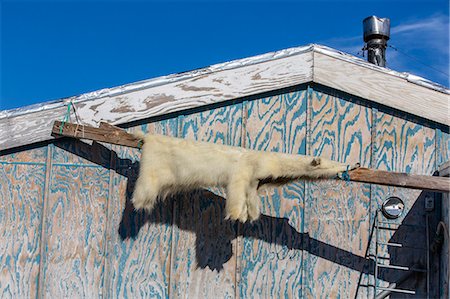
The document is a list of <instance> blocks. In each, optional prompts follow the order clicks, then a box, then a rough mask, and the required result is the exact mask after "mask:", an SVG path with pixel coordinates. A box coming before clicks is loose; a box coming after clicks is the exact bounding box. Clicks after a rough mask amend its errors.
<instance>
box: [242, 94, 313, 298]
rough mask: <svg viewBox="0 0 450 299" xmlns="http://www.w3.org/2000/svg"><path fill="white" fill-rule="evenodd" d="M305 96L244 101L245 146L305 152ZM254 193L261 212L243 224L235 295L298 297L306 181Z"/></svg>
mask: <svg viewBox="0 0 450 299" xmlns="http://www.w3.org/2000/svg"><path fill="white" fill-rule="evenodd" d="M306 94H307V93H306V90H301V91H296V92H292V93H286V94H282V95H278V96H273V97H267V98H263V99H258V100H254V101H249V102H247V103H246V114H245V115H246V117H247V121H246V123H245V147H246V148H249V149H256V150H263V151H276V152H284V153H286V152H287V153H292V154H305V147H306V138H305V136H306ZM258 193H259V196H260V200H261V212H262V214H263V215H261V218H260V219H259V220H258V221H256V222H255V223H252V224H245V225H242V226H241V227H242V232H241V233H240V235H242V237H240V239H239V243H240V245H239V247H238V264H237V265H238V269H239V270H238V271H237V279H238V282H237V283H238V290H237V291H238V293H237V294H238V296H239V298H249V297H257V298H300V297H301V294H302V286H303V282H302V271H303V263H302V258H303V252H302V250H301V248H300V246H299V244H300V243H301V242H302V235H301V234H300V233H301V232H302V229H303V218H304V194H305V190H304V182H302V181H299V182H293V183H290V184H287V185H285V186H282V187H268V188H264V190H260V191H259V192H258ZM281 218H282V219H286V221H285V222H283V221H280V219H281ZM283 224H284V225H283ZM299 232H300V233H299Z"/></svg>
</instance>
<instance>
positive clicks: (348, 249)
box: [304, 91, 372, 298]
mask: <svg viewBox="0 0 450 299" xmlns="http://www.w3.org/2000/svg"><path fill="white" fill-rule="evenodd" d="M308 112H309V117H310V122H309V123H310V130H309V132H310V136H308V138H309V144H308V147H309V148H308V150H309V154H310V155H314V156H323V157H326V158H329V159H332V160H336V161H340V162H344V163H345V162H347V163H352V164H353V163H355V162H358V161H359V162H360V163H361V165H362V166H366V167H370V162H371V126H372V117H371V116H372V115H371V110H370V109H369V108H367V107H364V106H360V105H357V104H354V103H351V102H349V101H346V100H343V99H340V98H337V97H334V96H330V95H328V94H325V93H321V92H317V91H311V97H310V104H309V110H308ZM305 209H306V215H307V217H306V219H305V222H306V223H305V231H306V232H308V233H309V237H310V238H311V239H310V241H309V250H308V251H309V253H308V256H307V257H305V281H304V284H305V291H304V295H305V297H310V298H333V297H334V298H335V297H344V298H354V297H355V296H356V295H358V296H366V291H367V289H366V288H364V287H363V286H362V285H361V280H362V279H363V277H362V276H361V272H362V270H363V267H364V257H365V255H366V250H367V247H368V243H369V221H370V217H369V215H370V185H367V184H360V183H348V182H341V181H323V182H310V183H308V196H307V204H306V208H305ZM357 291H358V294H357Z"/></svg>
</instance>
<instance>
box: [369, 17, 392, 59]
mask: <svg viewBox="0 0 450 299" xmlns="http://www.w3.org/2000/svg"><path fill="white" fill-rule="evenodd" d="M390 25H391V21H390V20H389V19H388V18H379V17H376V16H371V17H367V18H365V19H364V20H363V27H364V42H365V43H366V45H365V46H364V49H363V50H367V61H369V62H370V63H373V64H375V65H378V66H382V67H384V66H386V47H387V41H388V40H389V37H390Z"/></svg>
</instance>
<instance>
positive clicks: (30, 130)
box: [0, 48, 312, 150]
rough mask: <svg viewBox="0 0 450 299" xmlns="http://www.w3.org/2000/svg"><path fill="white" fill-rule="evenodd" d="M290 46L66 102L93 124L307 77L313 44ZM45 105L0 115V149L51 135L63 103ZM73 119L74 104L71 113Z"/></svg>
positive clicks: (153, 113)
mask: <svg viewBox="0 0 450 299" xmlns="http://www.w3.org/2000/svg"><path fill="white" fill-rule="evenodd" d="M292 52H293V54H289V55H291V56H286V55H281V54H282V53H271V55H269V57H271V59H270V60H267V59H261V58H258V57H255V58H248V59H242V60H240V61H233V62H230V63H225V64H222V65H219V66H215V67H210V68H207V69H204V70H196V71H192V72H189V73H186V74H182V75H180V76H179V77H180V78H178V77H177V78H171V77H170V76H169V77H162V78H157V79H153V81H152V82H151V84H138V83H137V84H136V85H137V86H136V88H134V89H132V88H131V90H130V88H127V86H124V87H119V88H117V90H115V91H114V92H110V93H102V92H98V95H97V96H94V97H92V98H90V99H89V100H84V98H85V96H80V97H75V98H72V99H66V104H67V103H68V102H69V101H70V100H72V101H73V102H74V106H75V107H76V111H77V114H78V117H79V120H80V122H81V123H82V124H86V125H95V126H96V125H98V124H99V123H100V122H101V121H104V122H107V123H110V124H113V125H117V124H124V123H129V122H132V121H137V120H142V119H147V118H150V117H154V116H158V115H164V114H167V113H171V112H176V111H181V110H186V109H190V108H195V107H200V106H204V105H208V104H213V103H219V102H223V101H227V100H232V99H236V98H242V97H246V96H250V95H254V94H259V93H263V92H268V91H273V90H276V89H280V88H285V87H290V86H295V85H298V84H302V83H306V82H310V81H311V80H312V48H310V50H309V51H305V50H302V51H300V50H299V51H292ZM288 53H289V51H288ZM279 57H280V58H279ZM140 85H142V86H144V87H140ZM88 98H89V97H88ZM49 106H51V107H50V108H49V109H42V110H36V111H33V113H29V114H24V115H17V116H11V117H3V118H0V150H3V149H7V148H12V147H17V146H21V145H25V144H30V143H34V142H39V141H44V140H50V139H52V137H51V136H50V135H49V132H50V131H51V128H52V123H53V121H54V120H55V119H63V118H64V116H65V115H66V113H67V106H64V105H63V106H56V107H54V106H55V105H49ZM73 121H75V114H74V109H72V110H71V114H70V119H69V122H73ZM24 124H26V125H24Z"/></svg>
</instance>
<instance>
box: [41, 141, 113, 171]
mask: <svg viewBox="0 0 450 299" xmlns="http://www.w3.org/2000/svg"><path fill="white" fill-rule="evenodd" d="M88 142H89V141H83V140H78V139H75V138H66V139H64V140H58V141H55V142H54V143H53V144H52V145H50V146H51V147H52V155H51V156H52V164H53V165H55V164H56V165H66V164H67V165H80V166H81V165H85V166H103V167H105V168H109V166H110V160H111V152H110V151H109V148H111V145H110V144H100V143H92V142H89V143H88Z"/></svg>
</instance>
